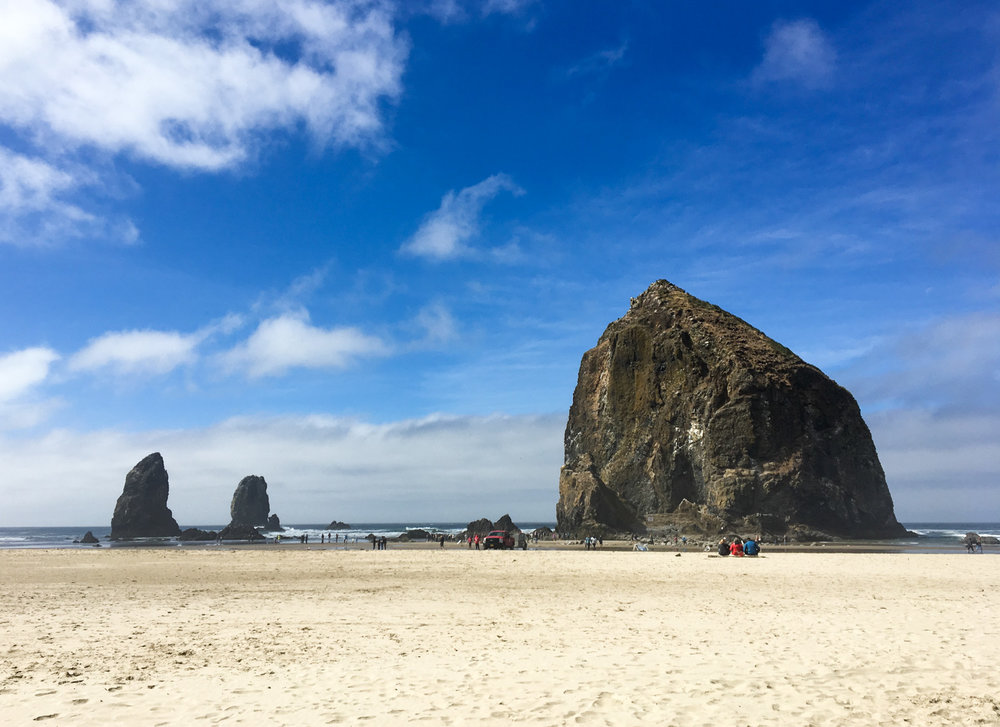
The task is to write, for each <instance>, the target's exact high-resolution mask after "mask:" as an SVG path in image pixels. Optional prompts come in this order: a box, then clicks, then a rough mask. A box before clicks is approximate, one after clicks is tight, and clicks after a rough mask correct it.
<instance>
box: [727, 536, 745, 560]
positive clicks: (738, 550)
mask: <svg viewBox="0 0 1000 727" xmlns="http://www.w3.org/2000/svg"><path fill="white" fill-rule="evenodd" d="M729 554H730V555H735V556H737V557H743V543H741V542H740V540H739V538H737V539H736V540H734V541H733V544H732V545H730V546H729Z"/></svg>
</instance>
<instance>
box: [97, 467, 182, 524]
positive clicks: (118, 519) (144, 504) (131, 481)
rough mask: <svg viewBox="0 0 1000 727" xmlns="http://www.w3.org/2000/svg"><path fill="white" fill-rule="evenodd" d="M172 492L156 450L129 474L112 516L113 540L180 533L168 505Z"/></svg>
mask: <svg viewBox="0 0 1000 727" xmlns="http://www.w3.org/2000/svg"><path fill="white" fill-rule="evenodd" d="M169 493H170V484H169V481H168V478H167V470H166V469H165V468H164V466H163V457H161V456H160V453H159V452H153V453H152V454H150V455H149V456H147V457H146V458H144V459H143V460H142V461H141V462H139V464H137V465H136V466H135V467H133V468H132V469H131V471H129V473H128V474H127V475H126V476H125V488H124V490H123V491H122V494H121V496H120V497H119V498H118V502H117V503H116V504H115V512H114V515H113V516H112V517H111V539H112V540H121V539H128V538H154V537H172V536H175V535H180V534H181V529H180V528H179V527H178V526H177V521H176V520H174V517H173V513H171V512H170V508H168V507H167V496H168V495H169Z"/></svg>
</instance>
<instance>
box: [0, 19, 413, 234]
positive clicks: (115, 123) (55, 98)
mask: <svg viewBox="0 0 1000 727" xmlns="http://www.w3.org/2000/svg"><path fill="white" fill-rule="evenodd" d="M390 8H391V6H390V5H387V4H385V3H380V2H371V1H368V0H342V1H341V2H335V3H325V2H319V1H318V0H292V1H290V2H279V0H226V1H225V2H222V1H212V0H200V1H199V0H178V1H177V2H170V3H167V2H156V3H134V2H126V1H124V0H106V1H103V2H96V1H95V2H83V1H74V0H0V17H2V18H3V22H2V23H0V124H3V125H6V126H7V127H8V128H10V129H13V130H14V131H15V132H16V133H17V134H18V135H19V137H20V141H21V142H22V146H25V147H32V148H33V149H34V151H33V152H28V151H25V152H24V153H23V154H29V153H33V154H34V158H29V157H27V156H24V155H23V154H22V155H21V156H17V155H14V153H13V152H11V151H9V150H5V151H2V150H0V151H2V153H3V154H4V155H5V157H6V158H7V159H8V160H9V159H11V158H13V159H15V161H17V168H15V169H13V170H10V169H8V170H7V171H6V172H4V174H3V177H2V178H0V182H2V183H3V190H2V195H3V197H4V199H3V200H0V212H2V213H4V214H6V215H8V216H11V215H14V214H28V213H31V212H35V211H39V210H44V211H46V212H48V213H50V214H52V215H55V216H57V217H59V218H60V219H61V220H62V221H63V223H64V224H65V225H67V226H71V225H72V224H73V223H77V224H79V223H80V222H81V220H86V219H87V218H88V217H90V215H89V213H87V212H85V211H83V210H82V209H81V208H79V207H77V206H73V205H70V204H68V203H66V202H61V201H59V197H58V195H59V194H60V193H65V192H67V191H69V190H71V189H73V188H74V187H76V186H78V185H79V184H80V180H79V179H78V178H77V176H78V175H75V174H73V173H71V172H70V171H67V170H68V169H70V168H71V166H67V165H71V163H72V161H71V160H72V159H73V157H74V155H76V154H77V152H83V151H86V152H88V153H89V152H90V151H93V150H97V151H98V152H104V153H106V154H107V155H110V156H112V157H113V156H115V155H119V154H124V155H128V156H131V157H134V158H137V159H139V160H141V161H146V162H152V163H156V164H162V165H166V166H169V167H175V168H186V169H196V170H203V171H213V170H219V169H223V168H231V167H233V166H235V165H237V164H239V163H241V162H242V161H243V160H245V159H246V158H248V157H249V156H250V155H251V154H252V152H253V150H254V147H255V145H256V143H257V140H258V138H259V137H260V135H261V134H262V133H263V132H266V131H269V130H272V129H276V128H293V127H296V126H298V125H302V126H303V127H304V128H305V129H307V130H308V132H309V133H310V134H311V136H312V138H313V139H314V141H315V143H316V145H317V146H319V147H324V146H327V145H330V144H333V145H338V146H360V147H364V146H369V145H373V144H376V145H377V144H379V143H380V140H381V134H382V120H381V115H380V104H382V103H383V102H384V101H386V100H390V101H391V100H393V99H395V98H396V97H397V96H398V95H399V93H400V91H401V74H402V71H403V65H404V62H405V58H406V54H407V52H408V49H407V42H406V41H405V40H404V39H403V38H401V37H399V36H397V35H396V33H395V30H394V28H393V25H392V17H391V14H390ZM68 160H69V161H68ZM0 161H3V160H0ZM3 166H9V165H7V164H5V165H3ZM116 226H120V227H123V230H124V232H123V234H125V232H127V227H128V223H125V224H124V225H122V224H118V225H116ZM39 236H40V237H44V235H41V234H40V235H39Z"/></svg>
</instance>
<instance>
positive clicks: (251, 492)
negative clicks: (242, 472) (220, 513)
mask: <svg viewBox="0 0 1000 727" xmlns="http://www.w3.org/2000/svg"><path fill="white" fill-rule="evenodd" d="M270 511H271V503H270V501H269V500H268V497H267V482H266V481H265V480H264V478H263V477H260V476H259V475H247V476H246V477H244V478H243V479H242V480H240V483H239V484H238V485H236V492H234V493H233V501H232V503H231V504H230V506H229V515H230V517H231V518H232V522H233V523H242V524H245V525H253V526H254V527H264V526H266V525H267V514H268V513H269V512H270Z"/></svg>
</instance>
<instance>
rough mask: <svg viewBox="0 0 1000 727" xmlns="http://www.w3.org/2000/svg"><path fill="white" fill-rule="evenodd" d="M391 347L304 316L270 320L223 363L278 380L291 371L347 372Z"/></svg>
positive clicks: (357, 333) (365, 335) (375, 338)
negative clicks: (335, 369) (301, 369)
mask: <svg viewBox="0 0 1000 727" xmlns="http://www.w3.org/2000/svg"><path fill="white" fill-rule="evenodd" d="M388 352H389V346H388V345H387V344H386V343H385V342H383V341H382V340H381V339H380V338H377V337H375V336H371V335H368V334H366V333H363V332H362V331H360V330H358V329H357V328H351V327H342V328H319V327H316V326H313V325H311V324H310V323H309V321H308V319H307V318H306V317H304V315H296V314H291V313H289V314H285V315H281V316H277V317H275V318H268V319H267V320H264V321H262V322H261V323H260V325H259V326H257V330H256V331H254V332H253V333H252V334H251V335H250V337H249V338H248V339H247V340H246V341H244V342H243V343H241V344H239V345H238V346H236V347H235V348H233V349H232V350H231V351H228V352H227V353H225V354H222V356H221V361H222V363H223V364H224V365H225V366H226V368H228V369H230V370H237V369H242V370H245V371H246V373H247V375H249V376H250V377H252V378H258V377H262V376H275V375H280V374H283V373H285V372H286V371H287V370H288V369H291V368H311V369H326V368H345V367H347V366H349V365H351V364H352V363H353V362H354V361H355V360H356V359H358V358H363V357H370V356H383V355H386V354H387V353H388Z"/></svg>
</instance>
